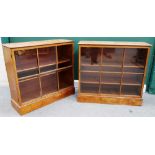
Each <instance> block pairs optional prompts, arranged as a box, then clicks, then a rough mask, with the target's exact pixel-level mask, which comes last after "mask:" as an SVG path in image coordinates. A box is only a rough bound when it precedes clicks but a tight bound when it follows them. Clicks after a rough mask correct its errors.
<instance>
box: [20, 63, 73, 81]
mask: <svg viewBox="0 0 155 155" xmlns="http://www.w3.org/2000/svg"><path fill="white" fill-rule="evenodd" d="M71 67H72V65H70V66H67V67H62V68H58V69H53V70H49V71H45V72H41V73H40V75H41V76H42V75H47V74H48V73H49V74H52V73H55V72H56V71H58V72H60V71H63V70H66V69H68V68H71ZM49 74H48V75H49ZM35 76H39V74H33V75H30V76H24V77H21V78H18V80H20V82H21V80H25V79H27V78H33V77H35Z"/></svg>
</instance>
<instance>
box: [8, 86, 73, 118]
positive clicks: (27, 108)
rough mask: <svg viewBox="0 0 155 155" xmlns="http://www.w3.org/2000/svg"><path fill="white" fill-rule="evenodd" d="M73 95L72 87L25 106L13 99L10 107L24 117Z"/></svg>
mask: <svg viewBox="0 0 155 155" xmlns="http://www.w3.org/2000/svg"><path fill="white" fill-rule="evenodd" d="M74 93H75V89H74V87H69V88H66V89H64V90H60V91H58V92H56V93H52V94H49V95H45V96H43V97H42V98H39V99H36V100H34V101H33V102H27V103H26V104H25V105H21V106H20V105H19V104H18V103H17V102H16V101H14V100H13V99H12V100H11V103H12V106H13V107H14V108H15V109H16V110H17V112H18V113H19V114H21V115H24V114H26V113H29V112H31V111H33V110H36V109H38V108H41V107H43V106H46V105H48V104H51V103H54V102H55V101H57V100H60V99H62V98H65V97H67V96H69V95H72V94H74Z"/></svg>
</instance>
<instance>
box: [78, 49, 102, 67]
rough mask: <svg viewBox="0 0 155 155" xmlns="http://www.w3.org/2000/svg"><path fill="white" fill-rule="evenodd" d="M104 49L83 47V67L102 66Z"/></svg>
mask: <svg viewBox="0 0 155 155" xmlns="http://www.w3.org/2000/svg"><path fill="white" fill-rule="evenodd" d="M101 51H102V48H93V47H82V48H81V65H91V66H93V65H94V66H95V65H100V64H101Z"/></svg>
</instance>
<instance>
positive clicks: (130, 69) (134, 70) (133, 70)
mask: <svg viewBox="0 0 155 155" xmlns="http://www.w3.org/2000/svg"><path fill="white" fill-rule="evenodd" d="M123 72H130V73H144V68H135V67H124V68H123Z"/></svg>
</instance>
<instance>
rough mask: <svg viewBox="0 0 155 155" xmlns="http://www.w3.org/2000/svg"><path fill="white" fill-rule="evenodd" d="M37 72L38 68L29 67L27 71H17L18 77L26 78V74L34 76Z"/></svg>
mask: <svg viewBox="0 0 155 155" xmlns="http://www.w3.org/2000/svg"><path fill="white" fill-rule="evenodd" d="M37 74H39V70H38V69H31V70H27V71H20V72H18V73H17V75H18V78H26V77H28V76H35V75H37Z"/></svg>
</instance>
